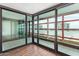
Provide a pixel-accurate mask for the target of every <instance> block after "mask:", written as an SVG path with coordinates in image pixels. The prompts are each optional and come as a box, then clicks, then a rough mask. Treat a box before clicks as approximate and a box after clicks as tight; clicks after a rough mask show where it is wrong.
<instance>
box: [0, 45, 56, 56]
mask: <svg viewBox="0 0 79 59" xmlns="http://www.w3.org/2000/svg"><path fill="white" fill-rule="evenodd" d="M0 56H56V54H55V53H53V52H50V51H48V50H45V49H43V48H41V47H39V46H37V45H34V44H31V45H27V46H24V47H21V48H17V49H14V50H11V51H8V52H4V53H1V54H0Z"/></svg>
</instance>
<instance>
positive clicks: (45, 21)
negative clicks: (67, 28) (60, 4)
mask: <svg viewBox="0 0 79 59" xmlns="http://www.w3.org/2000/svg"><path fill="white" fill-rule="evenodd" d="M39 23H47V19H44V20H40V21H39Z"/></svg>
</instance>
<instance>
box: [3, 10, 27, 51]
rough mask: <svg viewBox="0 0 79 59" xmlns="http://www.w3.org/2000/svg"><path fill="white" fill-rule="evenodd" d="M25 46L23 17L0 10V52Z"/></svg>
mask: <svg viewBox="0 0 79 59" xmlns="http://www.w3.org/2000/svg"><path fill="white" fill-rule="evenodd" d="M25 44H26V40H25V15H23V14H20V13H16V12H12V11H8V10H4V9H2V51H6V50H8V49H12V48H15V47H18V46H21V45H25Z"/></svg>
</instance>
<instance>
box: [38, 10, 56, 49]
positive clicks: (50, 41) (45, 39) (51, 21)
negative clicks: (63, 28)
mask: <svg viewBox="0 0 79 59" xmlns="http://www.w3.org/2000/svg"><path fill="white" fill-rule="evenodd" d="M50 17H52V18H50ZM38 37H39V44H41V45H44V46H46V47H49V48H52V49H54V40H55V10H53V11H50V12H47V13H44V14H41V15H39V36H38Z"/></svg>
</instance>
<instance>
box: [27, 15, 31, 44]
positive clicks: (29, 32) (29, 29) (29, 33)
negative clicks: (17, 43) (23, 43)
mask: <svg viewBox="0 0 79 59" xmlns="http://www.w3.org/2000/svg"><path fill="white" fill-rule="evenodd" d="M27 43H32V16H31V15H29V16H27Z"/></svg>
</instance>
